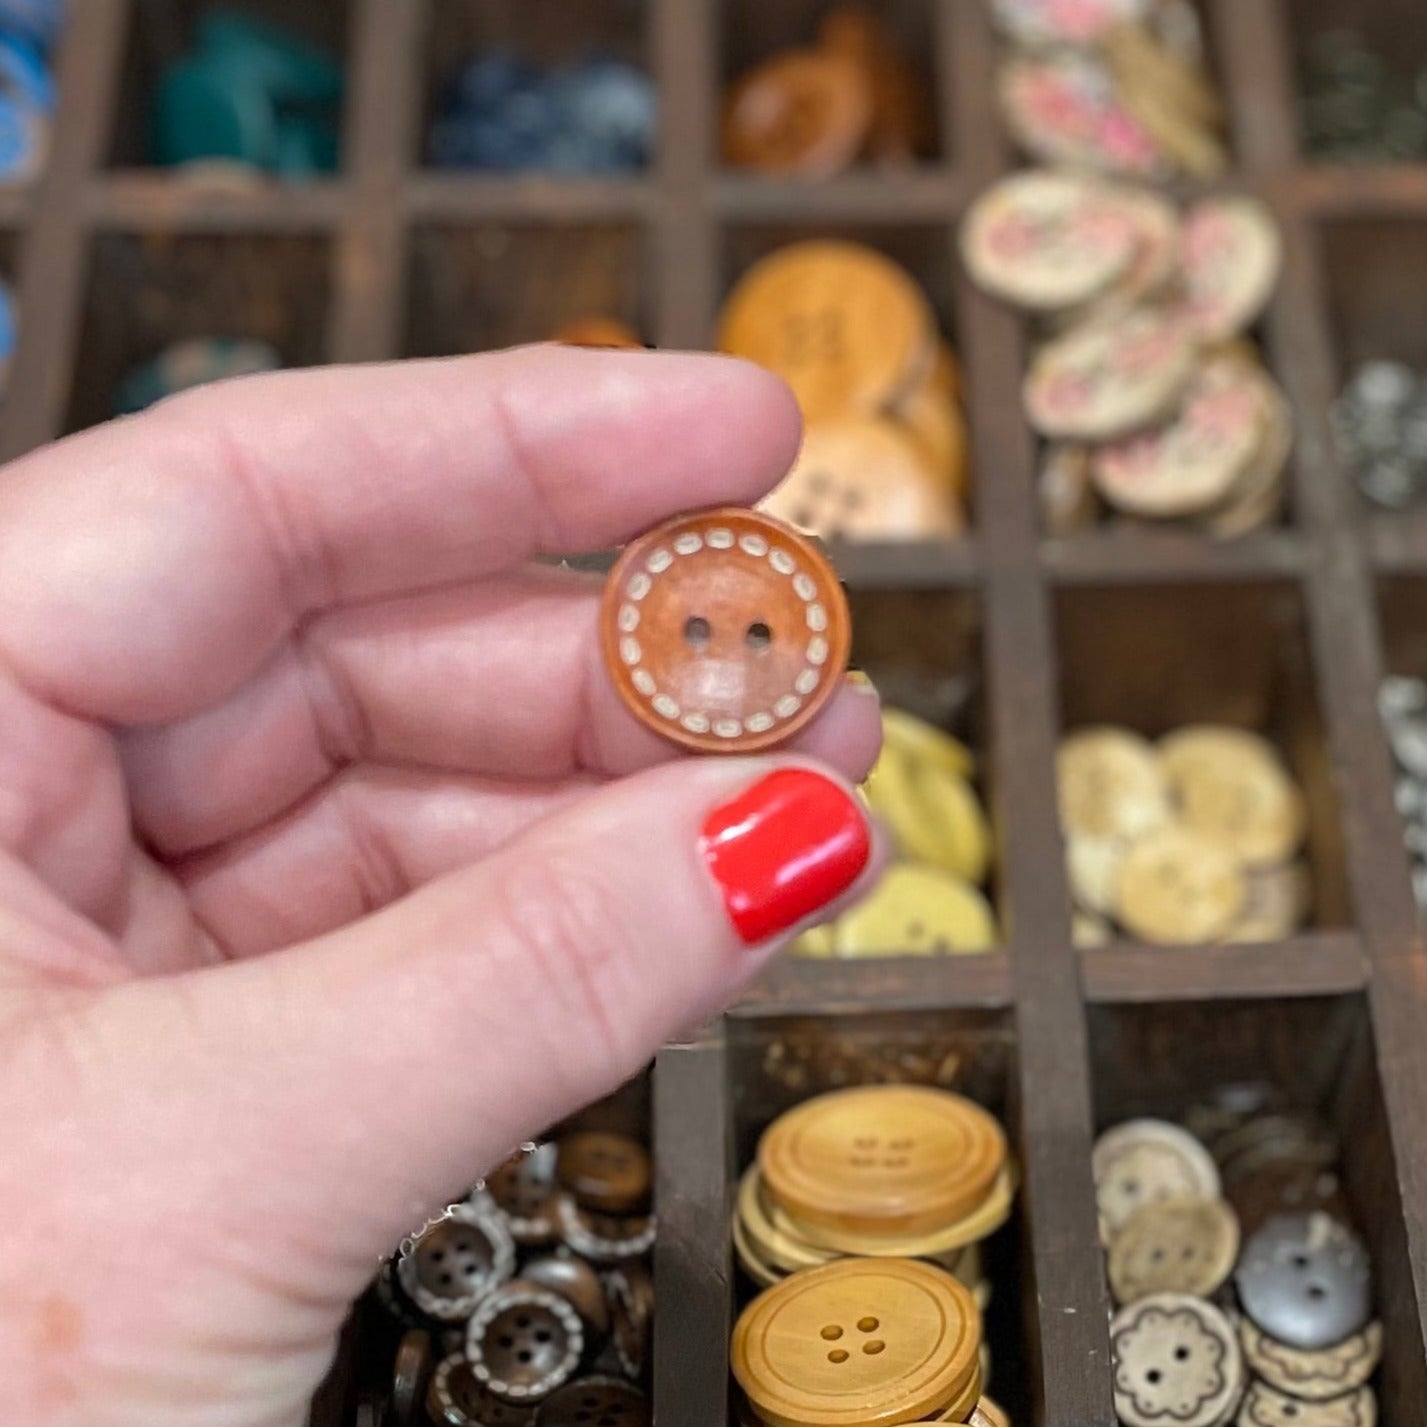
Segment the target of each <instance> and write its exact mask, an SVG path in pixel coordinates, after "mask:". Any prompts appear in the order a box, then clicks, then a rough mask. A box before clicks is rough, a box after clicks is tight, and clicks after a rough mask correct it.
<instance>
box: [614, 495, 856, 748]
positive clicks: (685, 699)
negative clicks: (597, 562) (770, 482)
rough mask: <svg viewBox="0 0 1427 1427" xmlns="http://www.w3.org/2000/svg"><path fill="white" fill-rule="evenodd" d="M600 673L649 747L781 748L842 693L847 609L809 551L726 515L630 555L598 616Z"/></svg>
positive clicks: (795, 537) (783, 533) (777, 527)
mask: <svg viewBox="0 0 1427 1427" xmlns="http://www.w3.org/2000/svg"><path fill="white" fill-rule="evenodd" d="M600 637H601V643H602V647H603V651H604V658H605V667H606V668H607V669H608V671H609V675H610V678H611V680H612V682H613V683H614V686H615V689H616V690H617V692H618V693H619V695H620V697H621V699H622V700H623V701H624V703H625V705H626V707H628V708H629V710H630V711H631V712H632V713H633V714H634V716H635V717H636V718H638V719H639V720H640V722H642V723H644V724H645V725H646V726H647V727H649V728H652V729H653V730H654V731H655V732H656V733H660V734H662V735H663V736H664V737H666V738H669V739H671V740H673V741H674V742H675V743H680V744H683V745H684V746H685V747H688V748H694V749H698V750H700V751H701V752H705V753H711V752H712V753H724V752H727V753H750V752H753V751H755V750H757V749H761V748H769V747H772V746H773V745H774V744H778V743H782V742H784V741H785V740H786V739H789V738H791V737H792V736H793V735H794V734H795V733H796V732H797V731H798V730H799V729H801V728H803V727H804V726H805V725H806V724H807V723H809V722H810V721H811V720H812V718H813V717H814V716H815V715H816V714H817V712H818V711H819V709H821V708H822V707H823V705H824V704H825V703H826V702H827V701H828V700H829V699H830V698H831V697H832V696H833V694H834V693H835V692H836V691H837V689H838V688H839V686H840V685H841V683H842V676H843V673H844V672H845V670H846V668H847V658H848V653H849V650H850V648H851V642H852V625H851V615H850V614H849V612H848V607H847V598H846V596H845V595H844V594H843V591H842V586H841V585H840V584H839V583H838V579H837V575H836V573H835V571H834V570H833V568H832V566H831V565H830V564H829V563H828V561H827V560H826V559H825V558H824V557H823V556H822V555H821V554H820V553H819V552H818V550H817V549H816V548H815V547H814V546H813V545H812V543H811V542H810V541H808V540H807V539H805V538H804V537H803V536H801V535H799V534H798V533H797V532H796V531H794V530H790V529H788V528H787V527H786V526H784V525H782V524H780V523H779V522H778V521H776V520H773V519H771V518H770V517H768V516H766V515H759V514H758V513H757V512H754V511H749V510H739V509H735V508H732V507H724V508H720V509H716V510H705V511H699V512H696V513H694V514H692V515H684V516H679V517H677V518H675V519H674V520H670V521H667V522H666V523H665V524H663V525H661V526H658V527H657V528H656V529H654V530H652V531H650V532H649V533H648V534H647V535H644V536H641V537H640V538H639V539H638V540H636V541H634V542H633V543H632V544H630V545H629V546H627V547H626V548H625V550H624V553H623V554H622V555H621V556H620V558H619V560H618V561H617V562H616V564H615V567H614V569H613V570H612V571H611V572H610V575H609V579H608V582H607V583H606V585H605V593H604V602H603V607H602V609H601V614H600Z"/></svg>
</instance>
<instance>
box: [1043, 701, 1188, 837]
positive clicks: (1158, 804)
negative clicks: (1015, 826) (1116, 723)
mask: <svg viewBox="0 0 1427 1427" xmlns="http://www.w3.org/2000/svg"><path fill="white" fill-rule="evenodd" d="M1055 774H1056V784H1057V788H1058V791H1059V796H1060V819H1061V822H1062V823H1063V824H1064V826H1065V830H1066V831H1067V832H1068V833H1074V834H1077V835H1079V836H1081V837H1092V838H1109V839H1114V840H1122V839H1129V838H1135V837H1140V836H1142V835H1143V834H1145V833H1147V832H1152V831H1153V830H1154V829H1155V828H1158V827H1162V826H1163V825H1164V824H1165V823H1167V822H1168V821H1169V817H1170V806H1169V790H1168V787H1167V785H1166V783H1165V779H1164V771H1163V769H1162V768H1161V767H1160V762H1159V759H1158V757H1157V756H1156V754H1155V750H1154V747H1153V745H1152V744H1151V743H1150V742H1149V741H1148V740H1147V739H1144V738H1141V737H1140V736H1139V735H1138V734H1136V733H1132V732H1130V730H1129V729H1124V728H1113V727H1110V726H1109V725H1094V726H1092V727H1088V728H1081V729H1077V730H1076V731H1075V732H1074V733H1072V734H1070V735H1069V736H1067V737H1066V738H1064V739H1062V740H1061V744H1060V750H1059V752H1058V753H1057V755H1056V762H1055Z"/></svg>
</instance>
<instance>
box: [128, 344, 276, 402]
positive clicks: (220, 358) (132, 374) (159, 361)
mask: <svg viewBox="0 0 1427 1427" xmlns="http://www.w3.org/2000/svg"><path fill="white" fill-rule="evenodd" d="M280 366H282V357H281V355H280V354H279V353H278V351H277V349H276V348H275V347H273V346H272V345H271V344H269V343H267V342H261V341H257V340H255V339H252V338H246V337H192V338H189V339H188V340H186V341H182V342H174V343H173V344H172V345H171V346H168V347H165V348H164V349H163V351H162V352H160V353H158V355H157V356H154V357H151V358H150V359H149V360H148V361H146V362H141V363H140V364H139V365H138V366H136V367H133V368H131V369H130V371H129V372H128V374H127V375H126V376H125V377H124V379H123V380H122V381H121V382H120V383H119V385H118V386H117V387H116V388H115V391H114V399H113V409H114V415H115V416H132V415H133V414H134V412H136V411H143V410H145V409H146V408H147V407H150V406H152V405H153V404H154V403H155V402H156V401H162V400H163V399H164V397H166V396H173V395H174V393H175V392H180V391H187V390H188V389H189V388H190V387H196V386H204V385H206V384H207V383H208V382H216V381H221V380H223V379H224V378H225V377H241V376H249V375H251V374H252V373H254V372H270V371H275V370H276V369H277V368H279V367H280Z"/></svg>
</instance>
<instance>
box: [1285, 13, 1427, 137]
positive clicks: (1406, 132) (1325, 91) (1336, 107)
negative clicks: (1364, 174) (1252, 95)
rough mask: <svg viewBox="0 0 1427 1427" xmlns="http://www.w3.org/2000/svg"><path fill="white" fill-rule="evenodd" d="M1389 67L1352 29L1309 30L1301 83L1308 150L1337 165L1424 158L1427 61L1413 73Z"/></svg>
mask: <svg viewBox="0 0 1427 1427" xmlns="http://www.w3.org/2000/svg"><path fill="white" fill-rule="evenodd" d="M1393 68H1394V66H1393V64H1392V63H1391V61H1390V60H1389V58H1388V57H1386V56H1384V55H1382V54H1379V53H1378V52H1377V51H1376V50H1374V49H1372V48H1371V47H1370V46H1369V44H1368V42H1367V40H1366V39H1365V38H1364V37H1363V36H1362V35H1360V34H1357V33H1355V32H1354V31H1352V30H1329V31H1327V32H1326V33H1324V34H1321V35H1316V36H1314V38H1313V40H1312V41H1311V42H1310V43H1309V44H1308V46H1307V49H1306V53H1305V57H1304V65H1303V74H1302V79H1301V83H1300V85H1299V93H1300V95H1301V100H1300V102H1301V105H1302V114H1303V137H1304V140H1305V142H1306V144H1307V147H1308V151H1309V152H1310V153H1311V154H1313V155H1314V156H1315V157H1317V158H1322V159H1329V160H1331V161H1332V162H1334V163H1402V162H1405V161H1409V160H1419V161H1420V160H1421V159H1423V158H1427V66H1424V67H1423V68H1420V69H1418V70H1417V71H1416V72H1415V73H1413V74H1401V73H1394V72H1393Z"/></svg>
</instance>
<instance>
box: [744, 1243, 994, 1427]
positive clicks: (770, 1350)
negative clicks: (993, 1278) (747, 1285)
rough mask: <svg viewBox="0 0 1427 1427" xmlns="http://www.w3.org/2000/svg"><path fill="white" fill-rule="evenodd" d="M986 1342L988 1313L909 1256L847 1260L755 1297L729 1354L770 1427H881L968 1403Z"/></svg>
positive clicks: (958, 1287)
mask: <svg viewBox="0 0 1427 1427" xmlns="http://www.w3.org/2000/svg"><path fill="white" fill-rule="evenodd" d="M980 1344H981V1314H980V1312H979V1310H978V1309H977V1307H976V1303H975V1301H974V1300H973V1298H972V1296H971V1294H970V1293H969V1292H967V1290H966V1289H965V1288H964V1287H963V1286H962V1285H961V1284H959V1283H958V1282H957V1281H956V1280H955V1279H954V1278H952V1277H951V1276H950V1275H949V1274H946V1273H943V1272H942V1271H941V1270H940V1269H936V1268H933V1267H931V1265H929V1264H923V1263H916V1262H913V1261H911V1260H907V1259H885V1260H883V1259H877V1260H873V1259H841V1260H839V1261H838V1262H836V1263H832V1264H827V1265H826V1266H824V1267H823V1268H816V1269H810V1270H808V1271H807V1272H806V1273H800V1274H795V1275H794V1276H793V1277H792V1278H789V1279H787V1280H785V1281H784V1282H783V1283H780V1284H778V1285H777V1286H776V1287H774V1288H771V1289H768V1290H767V1291H766V1292H764V1293H762V1294H760V1295H759V1296H758V1297H757V1298H756V1299H754V1301H753V1302H752V1303H751V1304H749V1306H748V1307H747V1308H746V1309H745V1310H744V1312H743V1314H742V1316H741V1317H740V1318H739V1320H738V1324H737V1326H736V1327H735V1328H734V1332H733V1344H732V1353H731V1357H732V1365H733V1372H734V1376H735V1377H736V1378H737V1379H738V1383H739V1386H740V1387H742V1389H743V1391H744V1392H745V1393H746V1394H747V1395H748V1400H749V1402H750V1403H751V1404H752V1406H753V1409H754V1411H755V1412H756V1413H757V1414H758V1416H759V1417H760V1418H762V1419H763V1421H764V1422H766V1423H768V1424H770V1427H881V1424H894V1423H903V1422H912V1421H915V1420H916V1419H917V1418H918V1417H925V1416H926V1415H927V1414H928V1413H931V1412H933V1411H936V1410H938V1409H940V1408H942V1407H944V1406H945V1405H946V1404H947V1403H949V1402H951V1401H952V1400H953V1399H955V1398H957V1397H958V1396H959V1395H960V1394H962V1393H963V1392H964V1391H965V1390H966V1386H967V1384H968V1382H969V1381H971V1380H972V1379H973V1378H974V1377H976V1376H977V1375H978V1363H977V1351H978V1349H979V1347H980ZM974 1402H975V1398H973V1399H972V1400H971V1402H968V1403H967V1410H968V1411H969V1410H970V1408H971V1406H972V1405H974Z"/></svg>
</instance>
